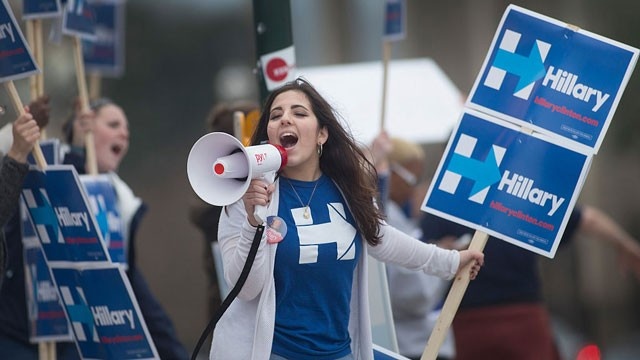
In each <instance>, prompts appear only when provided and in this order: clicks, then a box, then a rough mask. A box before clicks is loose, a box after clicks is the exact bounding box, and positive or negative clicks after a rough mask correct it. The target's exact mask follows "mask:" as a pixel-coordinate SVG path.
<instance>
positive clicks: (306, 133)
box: [210, 79, 483, 360]
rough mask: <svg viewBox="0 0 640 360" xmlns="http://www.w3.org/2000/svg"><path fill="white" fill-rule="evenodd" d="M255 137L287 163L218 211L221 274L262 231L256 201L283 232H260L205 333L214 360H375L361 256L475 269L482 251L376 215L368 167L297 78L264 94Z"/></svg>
mask: <svg viewBox="0 0 640 360" xmlns="http://www.w3.org/2000/svg"><path fill="white" fill-rule="evenodd" d="M263 141H269V142H270V143H272V144H275V145H280V146H282V147H284V148H285V149H286V152H287V158H288V159H287V163H286V165H285V167H284V168H283V169H282V170H281V171H280V174H279V177H278V179H277V180H276V181H275V182H274V183H272V184H265V183H264V182H263V181H262V180H260V179H254V180H252V181H251V184H250V186H249V188H248V190H247V191H246V193H245V194H244V196H243V198H242V199H241V200H238V201H237V202H235V203H234V204H232V205H230V206H228V207H227V208H226V209H225V211H223V212H222V214H221V216H220V224H219V232H218V235H219V237H218V241H219V242H220V246H221V249H222V255H223V266H224V269H225V272H224V273H225V277H226V280H227V282H228V283H229V284H231V285H233V284H234V283H235V282H236V280H237V279H238V278H239V276H240V272H241V269H242V267H243V264H244V263H245V260H246V259H247V257H248V252H249V249H250V247H251V244H252V239H253V238H254V237H255V236H256V233H257V234H258V235H260V233H261V232H262V231H263V230H265V229H264V226H263V224H261V222H259V221H258V220H257V219H256V218H255V216H254V210H255V208H256V206H267V219H268V218H269V217H270V216H278V217H280V218H281V219H282V220H283V222H284V224H286V226H287V232H286V234H284V237H283V239H282V240H281V241H279V242H276V243H268V242H267V237H266V235H265V234H264V233H263V234H262V236H261V237H259V238H258V241H260V244H259V248H258V250H257V255H256V257H255V261H254V263H253V266H252V268H251V271H250V272H249V274H248V278H247V280H246V282H245V283H244V286H243V287H242V289H241V291H240V293H239V295H238V297H237V298H236V299H235V300H234V302H233V303H231V306H230V307H229V309H228V310H227V311H226V312H225V313H224V314H223V315H222V317H221V318H220V320H219V322H218V323H217V326H216V328H215V330H214V333H213V341H212V346H211V354H210V358H211V359H220V360H224V359H256V360H258V359H263V360H267V359H302V358H312V357H313V358H322V359H356V360H363V359H372V358H373V349H372V346H373V345H372V338H371V324H370V319H369V305H368V304H369V302H368V295H367V286H368V285H367V257H368V255H371V256H373V257H374V258H376V259H378V260H381V261H385V262H393V263H396V264H398V265H402V266H405V267H408V268H411V269H414V270H416V271H423V272H425V273H428V274H432V275H436V276H439V277H442V278H448V279H450V278H452V277H453V276H454V275H455V274H456V273H457V272H458V271H459V270H460V269H463V268H464V269H465V270H466V271H470V277H471V278H475V276H476V274H477V273H478V271H479V270H480V266H481V265H482V262H483V255H482V253H480V252H477V251H470V250H465V251H460V252H458V251H453V250H445V249H440V248H438V247H436V246H435V245H430V244H425V243H422V242H421V241H419V240H417V239H415V238H413V237H411V236H409V235H406V234H404V233H403V232H401V231H399V230H397V229H395V228H393V227H391V226H389V225H388V224H386V223H385V222H384V220H383V217H384V215H383V214H382V212H381V211H380V210H379V209H378V208H377V207H376V205H375V202H374V199H375V197H376V194H377V187H376V174H375V169H374V167H373V164H371V162H369V161H368V160H367V159H366V157H365V155H364V153H363V151H362V150H361V149H360V148H359V146H358V145H357V144H356V142H355V140H354V139H353V137H352V136H351V135H350V134H349V133H348V132H347V131H345V129H344V128H343V127H342V125H341V124H340V122H339V121H338V118H337V115H336V113H335V111H334V109H333V108H332V107H331V105H329V103H328V102H327V101H326V100H325V99H324V98H323V97H322V96H321V95H320V94H319V93H318V92H317V91H316V90H315V89H314V88H313V86H312V85H311V84H309V83H308V82H307V81H305V80H304V79H297V80H295V81H293V82H290V83H287V84H285V85H283V86H282V87H280V88H278V89H275V90H274V91H273V92H272V93H271V94H270V95H269V97H268V98H267V99H266V101H265V105H264V107H263V111H262V114H261V117H260V121H259V123H258V126H257V128H256V131H255V133H254V135H253V139H252V144H253V145H257V144H260V143H262V142H263ZM267 231H268V230H267ZM467 265H468V266H467Z"/></svg>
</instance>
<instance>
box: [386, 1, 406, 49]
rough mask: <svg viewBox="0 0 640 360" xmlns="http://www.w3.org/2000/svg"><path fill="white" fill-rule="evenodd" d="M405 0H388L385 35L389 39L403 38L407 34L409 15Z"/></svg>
mask: <svg viewBox="0 0 640 360" xmlns="http://www.w3.org/2000/svg"><path fill="white" fill-rule="evenodd" d="M406 9H407V7H406V4H405V0H386V1H385V11H384V36H383V38H384V39H385V40H387V41H397V40H402V39H404V38H405V36H406V27H407V15H406Z"/></svg>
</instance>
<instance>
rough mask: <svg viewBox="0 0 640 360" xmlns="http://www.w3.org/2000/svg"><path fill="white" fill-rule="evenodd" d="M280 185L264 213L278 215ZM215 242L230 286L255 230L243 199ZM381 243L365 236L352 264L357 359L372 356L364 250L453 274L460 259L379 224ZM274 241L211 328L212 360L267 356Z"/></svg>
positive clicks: (224, 219)
mask: <svg viewBox="0 0 640 360" xmlns="http://www.w3.org/2000/svg"><path fill="white" fill-rule="evenodd" d="M278 189H279V187H278V184H277V183H276V191H275V192H274V193H273V195H272V197H271V202H270V205H269V207H268V209H267V214H268V216H270V215H277V214H278V202H279V201H278V200H279V190H278ZM218 229H219V230H218V241H219V243H220V248H221V250H222V260H223V267H224V277H225V279H226V281H227V283H228V284H229V286H230V287H233V285H234V284H235V283H236V281H237V279H238V278H239V277H240V273H241V272H242V268H243V266H244V263H245V260H246V258H247V255H248V253H249V249H250V247H251V242H252V240H253V236H254V234H255V232H256V229H255V228H254V227H253V226H251V225H250V224H249V222H248V221H247V214H246V211H245V209H244V204H243V202H242V200H239V201H238V202H236V203H234V204H232V205H230V206H227V207H226V209H225V210H224V211H222V214H221V215H220V224H219V227H218ZM380 231H381V235H382V237H381V239H382V240H381V242H380V244H379V245H377V246H370V245H368V244H366V241H364V240H363V242H364V245H366V246H363V250H364V251H363V252H362V256H360V258H359V259H358V265H357V266H356V270H355V272H356V277H355V279H354V281H353V287H352V294H351V312H350V318H349V335H350V336H351V351H352V353H353V357H354V359H355V360H371V359H373V348H372V339H371V322H370V318H369V299H368V292H367V291H368V290H367V254H369V255H371V256H373V257H374V258H375V259H378V260H380V261H383V262H390V263H394V264H399V265H402V266H404V267H407V268H409V269H413V270H421V271H424V272H425V273H427V274H431V275H436V276H439V277H442V278H446V279H451V278H453V277H454V276H455V273H456V271H457V269H458V265H459V263H460V255H459V253H458V252H457V251H453V250H444V249H440V248H438V247H436V246H435V245H431V244H425V243H423V242H421V241H419V240H416V239H414V238H412V237H410V236H408V235H406V234H404V233H403V232H401V231H399V230H397V229H395V228H393V227H391V226H389V225H387V224H383V225H381V227H380ZM276 249H277V243H276V244H267V242H266V238H265V236H264V235H263V237H262V241H261V243H260V246H259V248H258V253H257V254H256V258H255V261H254V263H253V266H252V268H251V272H250V273H249V276H248V278H247V281H246V282H245V284H244V286H243V287H242V290H241V291H240V293H239V294H238V297H237V298H236V299H235V300H234V301H233V302H232V303H231V306H230V307H229V308H228V309H227V311H226V312H225V313H224V315H223V316H222V318H221V319H220V320H219V321H218V323H217V325H216V328H215V330H214V333H213V340H212V344H211V352H210V354H209V358H210V359H212V360H235V359H237V360H249V359H251V360H268V359H269V356H270V355H271V345H272V342H273V332H274V323H275V313H276V305H275V299H276V293H275V282H274V278H273V270H274V264H275V258H276Z"/></svg>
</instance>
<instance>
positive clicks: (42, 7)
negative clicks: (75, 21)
mask: <svg viewBox="0 0 640 360" xmlns="http://www.w3.org/2000/svg"><path fill="white" fill-rule="evenodd" d="M61 14H62V6H61V5H60V0H22V18H23V19H25V20H31V19H46V18H52V17H58V16H60V15H61Z"/></svg>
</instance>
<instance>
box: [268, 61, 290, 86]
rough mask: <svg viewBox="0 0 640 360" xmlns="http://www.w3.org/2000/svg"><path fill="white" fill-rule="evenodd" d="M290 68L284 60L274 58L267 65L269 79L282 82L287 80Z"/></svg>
mask: <svg viewBox="0 0 640 360" xmlns="http://www.w3.org/2000/svg"><path fill="white" fill-rule="evenodd" d="M288 73H289V66H288V65H287V62H286V61H284V59H282V58H279V57H274V58H273V59H271V60H269V62H268V63H267V77H268V78H269V79H270V80H271V81H282V80H284V79H286V78H287V74H288Z"/></svg>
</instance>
